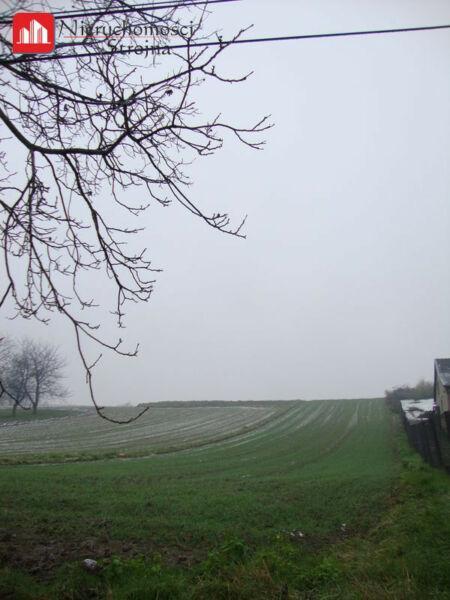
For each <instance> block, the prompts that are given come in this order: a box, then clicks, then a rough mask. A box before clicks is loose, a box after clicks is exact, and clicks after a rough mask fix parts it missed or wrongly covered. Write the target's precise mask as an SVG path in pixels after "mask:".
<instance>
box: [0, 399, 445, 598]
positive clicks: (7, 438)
mask: <svg viewBox="0 0 450 600" xmlns="http://www.w3.org/2000/svg"><path fill="white" fill-rule="evenodd" d="M123 410H125V409H123ZM395 419H396V417H395V416H394V415H393V414H391V413H390V412H389V411H388V409H387V408H386V406H385V404H384V402H383V401H382V400H342V401H317V402H293V403H279V404H277V403H270V404H267V406H261V405H257V406H256V405H255V406H254V407H252V406H245V405H235V406H233V405H228V406H221V407H218V406H205V407H204V408H198V407H186V408H180V407H176V408H167V407H165V408H152V409H151V411H150V413H149V414H148V415H146V418H145V420H143V421H138V422H136V423H134V424H132V425H131V426H129V427H114V428H113V427H112V426H111V425H108V424H104V423H101V422H100V421H98V420H96V419H94V418H93V416H92V414H91V413H90V412H89V411H88V412H81V413H80V412H79V411H78V412H75V414H61V415H54V414H53V413H51V414H50V413H49V419H44V418H41V419H39V420H36V421H33V422H29V421H23V422H20V421H13V420H11V419H5V420H4V421H3V423H2V426H1V427H0V458H1V459H3V460H4V461H10V462H12V461H16V462H18V463H23V462H27V461H28V462H36V463H37V464H16V465H6V464H5V465H3V466H2V467H0V496H1V511H2V512H1V516H2V525H1V530H0V544H1V545H0V556H1V559H2V564H3V565H4V566H3V569H2V570H1V571H0V598H2V600H3V598H11V599H12V598H14V599H15V598H18V599H21V598H23V599H29V598H40V599H42V600H43V599H46V598H58V599H59V598H63V599H65V598H73V599H75V598H77V599H78V598H79V599H84V598H113V599H116V598H117V599H119V598H120V599H121V598H129V599H138V598H139V599H147V598H155V599H156V598H158V599H159V600H161V599H163V598H167V599H169V598H170V599H171V598H173V599H177V598H186V599H187V598H192V599H194V598H199V599H200V598H205V599H215V598H230V599H231V598H243V599H249V600H250V599H251V600H257V599H259V598H262V599H264V598H282V599H287V598H369V599H371V598H373V599H374V600H375V599H378V598H405V599H409V598H418V599H419V598H420V599H422V598H450V592H449V589H450V569H449V567H448V565H449V564H450V479H449V478H448V476H446V475H445V474H444V473H441V472H438V471H432V470H431V469H429V468H428V467H426V466H425V465H423V464H422V462H421V461H420V459H419V458H418V457H416V456H415V455H414V454H413V453H412V452H411V451H410V450H409V449H408V448H407V446H406V444H405V440H404V435H403V433H402V431H401V429H400V428H399V425H398V423H397V422H396V420H395ZM27 430H28V433H27ZM127 431H128V433H129V436H128V435H127ZM77 449H78V450H77ZM117 454H120V455H121V456H122V458H113V459H106V458H105V457H106V456H117ZM132 454H136V455H145V457H144V458H125V457H124V456H123V455H127V456H129V455H132ZM87 457H92V458H96V459H97V460H91V461H84V462H67V461H74V460H76V459H83V458H87ZM49 459H50V460H49ZM46 461H48V462H55V463H57V464H44V463H45V462H46ZM58 462H59V464H58ZM85 558H94V559H96V560H98V561H99V565H100V566H101V569H100V571H99V572H98V573H95V574H88V573H86V572H84V571H83V569H82V567H81V561H82V559H85Z"/></svg>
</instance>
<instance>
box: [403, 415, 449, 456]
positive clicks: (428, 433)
mask: <svg viewBox="0 0 450 600" xmlns="http://www.w3.org/2000/svg"><path fill="white" fill-rule="evenodd" d="M402 419H403V423H404V425H405V430H406V434H407V436H408V439H409V443H410V444H411V446H413V448H415V449H416V450H417V452H419V454H420V455H421V456H422V458H423V459H424V460H425V461H426V462H427V463H428V464H429V465H431V466H433V467H440V466H442V465H443V458H442V449H441V443H440V429H439V423H438V419H439V417H438V416H437V414H435V413H430V414H427V415H423V416H422V417H421V418H420V419H417V420H409V419H408V418H407V417H406V415H405V413H404V412H402Z"/></svg>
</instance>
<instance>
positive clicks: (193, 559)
mask: <svg viewBox="0 0 450 600" xmlns="http://www.w3.org/2000/svg"><path fill="white" fill-rule="evenodd" d="M155 553H158V554H159V555H160V556H161V558H162V560H163V562H164V563H165V564H167V565H168V566H180V567H183V566H184V567H187V568H189V567H190V566H192V565H193V564H195V563H198V562H200V561H201V560H203V559H204V558H205V556H206V553H205V551H202V552H200V551H194V550H193V549H192V548H189V547H187V546H182V545H181V544H176V545H173V546H170V547H167V546H165V547H161V546H159V545H157V544H155V543H152V542H143V541H142V540H139V541H134V540H127V541H122V540H111V539H106V537H105V538H104V539H103V538H102V537H93V538H85V539H79V540H61V539H46V540H43V539H38V538H35V537H33V538H32V537H26V536H19V535H16V534H15V533H13V532H10V531H7V530H0V564H1V565H3V566H9V567H12V568H17V569H21V570H23V571H25V572H27V573H29V574H30V575H33V576H35V577H36V578H37V579H39V580H48V579H51V578H52V575H53V573H54V572H55V570H56V569H58V567H60V566H61V565H63V564H64V563H68V562H80V563H81V561H83V560H84V559H86V558H90V559H95V560H105V559H106V560H107V559H109V558H110V557H113V556H118V557H121V558H122V559H127V558H128V559H130V558H134V557H137V556H147V557H148V558H149V559H151V557H152V556H153V555H155Z"/></svg>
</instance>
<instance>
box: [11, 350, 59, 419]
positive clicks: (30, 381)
mask: <svg viewBox="0 0 450 600" xmlns="http://www.w3.org/2000/svg"><path fill="white" fill-rule="evenodd" d="M65 365H66V362H65V360H64V358H63V357H62V356H61V355H60V353H59V350H58V348H57V347H56V346H53V345H52V344H49V343H45V342H36V341H33V340H24V341H23V342H22V343H21V345H20V347H19V349H18V350H17V351H15V352H14V353H13V354H12V357H11V358H10V360H9V364H8V367H7V369H6V372H5V374H4V380H5V382H6V389H7V390H8V397H9V404H11V405H12V409H13V414H15V413H16V411H17V409H18V408H19V407H20V408H23V409H25V410H32V412H33V413H36V412H37V409H38V407H39V405H40V403H41V402H42V401H43V400H56V399H62V398H65V397H66V396H67V395H68V391H67V389H66V388H65V387H64V386H63V385H62V379H63V377H64V374H63V369H64V367H65Z"/></svg>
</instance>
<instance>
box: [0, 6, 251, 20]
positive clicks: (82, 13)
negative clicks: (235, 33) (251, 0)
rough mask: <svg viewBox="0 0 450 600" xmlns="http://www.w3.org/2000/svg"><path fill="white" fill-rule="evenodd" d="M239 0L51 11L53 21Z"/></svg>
mask: <svg viewBox="0 0 450 600" xmlns="http://www.w3.org/2000/svg"><path fill="white" fill-rule="evenodd" d="M240 1H241V0H187V1H186V0H182V1H181V2H174V1H171V0H163V1H162V2H158V3H155V2H146V3H144V4H135V5H133V6H127V7H125V6H124V7H122V8H103V9H89V8H88V9H86V10H79V11H61V12H55V13H52V14H53V17H54V19H55V21H60V20H64V19H82V18H86V17H99V16H103V15H106V16H110V15H116V14H127V13H132V12H148V11H149V12H153V11H155V10H167V9H169V8H189V7H190V6H199V5H205V6H208V5H209V4H225V3H226V4H228V3H229V2H240ZM12 22H13V20H12V18H7V19H0V25H11V23H12Z"/></svg>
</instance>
